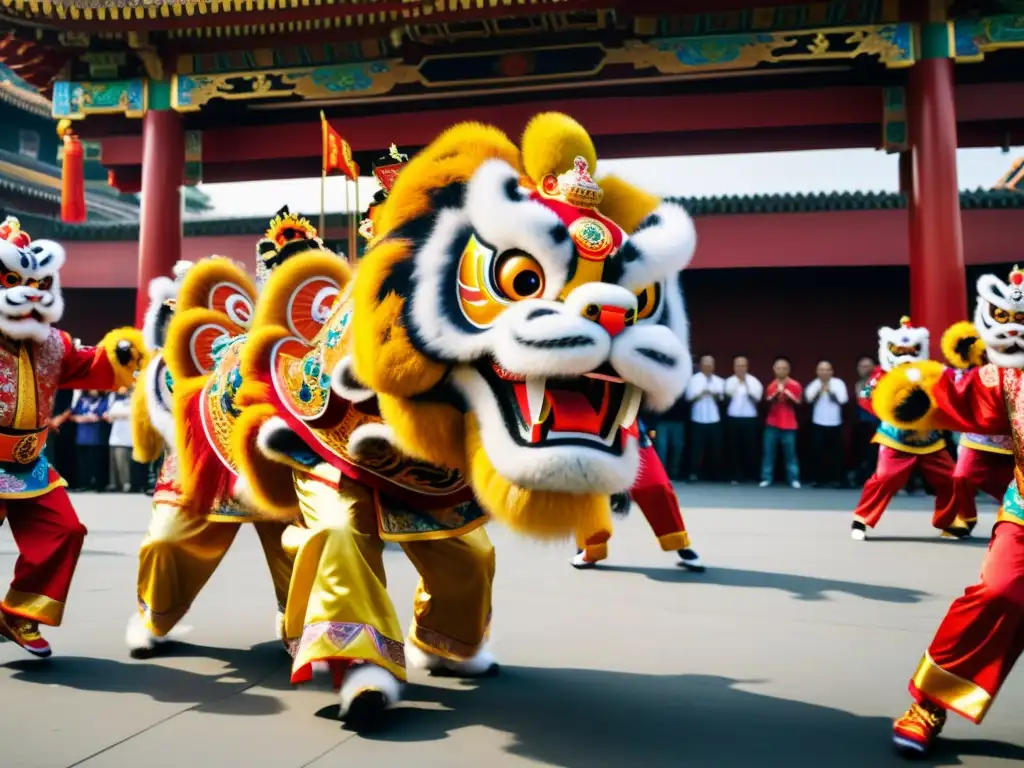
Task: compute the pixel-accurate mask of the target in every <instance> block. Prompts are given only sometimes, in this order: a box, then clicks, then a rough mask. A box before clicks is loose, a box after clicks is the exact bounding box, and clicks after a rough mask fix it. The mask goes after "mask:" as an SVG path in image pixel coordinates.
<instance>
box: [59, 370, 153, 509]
mask: <svg viewBox="0 0 1024 768" xmlns="http://www.w3.org/2000/svg"><path fill="white" fill-rule="evenodd" d="M46 456H47V458H48V459H49V461H50V464H52V465H53V467H54V468H55V469H56V470H57V471H58V472H59V473H60V474H61V475H62V476H63V477H64V479H65V480H67V483H68V487H70V488H71V489H72V490H75V491H109V492H120V493H152V489H153V485H154V483H155V477H154V469H155V468H154V467H152V466H150V465H146V464H139V463H138V462H136V461H134V460H133V459H132V426H131V391H130V390H129V389H120V390H118V391H117V392H111V393H107V392H97V391H95V390H89V391H80V390H76V391H74V392H71V391H60V392H58V393H57V397H56V400H55V402H54V405H53V416H52V417H51V418H50V434H49V437H48V438H47V441H46Z"/></svg>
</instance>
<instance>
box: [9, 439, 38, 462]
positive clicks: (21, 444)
mask: <svg viewBox="0 0 1024 768" xmlns="http://www.w3.org/2000/svg"><path fill="white" fill-rule="evenodd" d="M12 455H13V456H14V460H15V461H16V462H18V463H19V464H31V463H32V462H33V461H35V460H36V459H37V458H39V437H38V436H37V435H25V436H24V437H23V438H21V440H19V441H18V443H17V445H15V446H14V451H13V452H12Z"/></svg>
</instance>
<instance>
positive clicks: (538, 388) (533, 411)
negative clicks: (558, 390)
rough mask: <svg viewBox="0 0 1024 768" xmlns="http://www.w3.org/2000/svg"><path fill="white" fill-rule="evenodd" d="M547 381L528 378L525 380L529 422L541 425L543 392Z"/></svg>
mask: <svg viewBox="0 0 1024 768" xmlns="http://www.w3.org/2000/svg"><path fill="white" fill-rule="evenodd" d="M546 384H547V379H545V378H536V377H530V378H528V379H527V380H526V402H527V403H528V404H529V406H530V422H531V423H533V424H539V423H541V415H542V414H543V412H544V390H545V385H546Z"/></svg>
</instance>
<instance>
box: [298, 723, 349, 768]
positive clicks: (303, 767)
mask: <svg viewBox="0 0 1024 768" xmlns="http://www.w3.org/2000/svg"><path fill="white" fill-rule="evenodd" d="M358 735H359V734H357V733H355V732H354V731H353V732H352V733H350V734H348V735H347V736H345V737H344V738H342V739H340V740H339V741H338V742H337V743H336V744H332V745H331V746H330V747H328V748H327V749H325V750H324V751H323V752H321V753H320V754H319V755H317V756H316V757H314V758H313V759H312V760H310V761H309V762H306V763H303V764H302V765H300V766H299V768H309V766H311V765H313V764H314V763H316V762H317V761H319V760H322V759H323V758H325V757H327V756H328V755H329V754H331V752H333V751H334V750H336V749H337V748H338V747H340V746H342V745H344V744H345V743H346V742H348V741H350V740H351V739H352V738H353V737H355V736H358Z"/></svg>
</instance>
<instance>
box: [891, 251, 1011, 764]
mask: <svg viewBox="0 0 1024 768" xmlns="http://www.w3.org/2000/svg"><path fill="white" fill-rule="evenodd" d="M974 325H975V328H976V330H977V334H978V337H980V339H981V341H982V342H983V343H984V353H985V355H986V356H987V358H988V360H989V362H988V364H986V365H982V366H979V367H977V368H974V369H972V370H970V371H968V372H967V373H966V374H964V375H963V376H962V377H961V378H960V380H959V381H958V380H957V376H956V372H955V371H954V370H953V369H949V368H943V366H941V365H940V364H938V363H933V362H927V363H916V364H914V365H908V366H902V367H900V368H897V369H895V370H894V371H893V372H892V373H890V374H888V375H887V376H886V377H885V378H884V379H883V380H882V381H881V382H880V383H879V385H878V388H877V389H876V391H875V395H874V403H875V408H876V410H877V411H878V413H879V415H880V416H881V417H882V418H885V419H887V420H891V421H893V423H896V424H899V425H901V426H903V427H905V428H908V429H921V428H927V429H950V430H956V431H961V432H975V433H979V434H983V435H1000V434H1011V435H1012V436H1013V445H1014V461H1015V464H1016V468H1015V471H1014V475H1015V479H1014V481H1013V482H1011V483H1010V485H1009V488H1007V489H1006V492H1005V495H1004V496H1003V504H1002V507H1001V508H1000V510H999V515H998V517H997V519H996V525H995V528H994V529H993V532H992V541H991V543H990V544H989V548H988V552H987V553H986V555H985V560H984V562H983V564H982V567H981V579H980V581H979V582H978V583H977V584H975V585H974V586H971V587H968V588H967V590H966V591H965V592H964V594H963V596H961V597H959V598H957V599H956V600H955V601H954V602H953V604H952V605H951V606H950V608H949V611H948V612H947V613H946V617H945V618H944V619H943V620H942V623H941V624H940V625H939V629H938V631H937V632H936V633H935V637H934V639H933V640H932V642H931V645H930V646H929V647H928V650H927V651H926V652H925V654H924V657H923V658H922V659H921V663H920V664H919V665H918V668H917V671H916V672H915V673H914V676H913V678H912V679H911V681H910V693H911V695H912V696H913V698H914V703H913V704H912V705H911V707H910V709H908V710H907V712H906V713H905V714H904V715H903V717H901V718H900V719H899V720H897V721H896V723H895V725H894V729H893V741H894V744H895V746H896V747H897V749H899V750H900V751H902V752H905V753H908V754H911V755H918V754H921V753H923V752H926V751H928V749H929V748H930V747H931V745H932V743H933V742H934V740H935V737H936V736H938V734H939V732H940V731H941V730H942V727H943V725H944V724H945V721H946V712H947V711H949V710H951V711H953V712H956V713H957V714H959V715H962V716H963V717H966V718H967V719H968V720H971V721H972V722H974V723H980V722H981V721H982V719H984V717H985V714H986V713H987V712H988V710H989V707H991V705H992V701H993V699H994V698H995V697H996V695H997V694H998V693H999V689H1000V688H1001V687H1002V684H1003V682H1004V681H1005V680H1006V678H1007V676H1008V675H1009V673H1010V670H1011V669H1012V668H1013V665H1014V663H1015V662H1016V661H1017V658H1018V657H1019V656H1020V653H1021V650H1022V649H1024V497H1022V490H1024V455H1022V454H1021V445H1022V442H1021V441H1022V440H1024V432H1022V426H1021V421H1020V417H1021V414H1022V413H1024V341H1022V339H1024V273H1022V272H1021V271H1020V270H1018V269H1016V268H1014V270H1013V271H1012V272H1011V273H1010V279H1009V283H1008V284H1007V283H1003V282H1002V281H1001V280H999V279H997V278H995V277H994V276H992V275H985V276H982V278H981V279H980V280H979V281H978V304H977V309H976V310H975V318H974ZM972 344H973V340H972V339H971V338H970V337H969V336H966V337H964V338H963V348H964V349H967V348H969V347H970V346H972ZM976 354H977V353H975V357H976Z"/></svg>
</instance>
